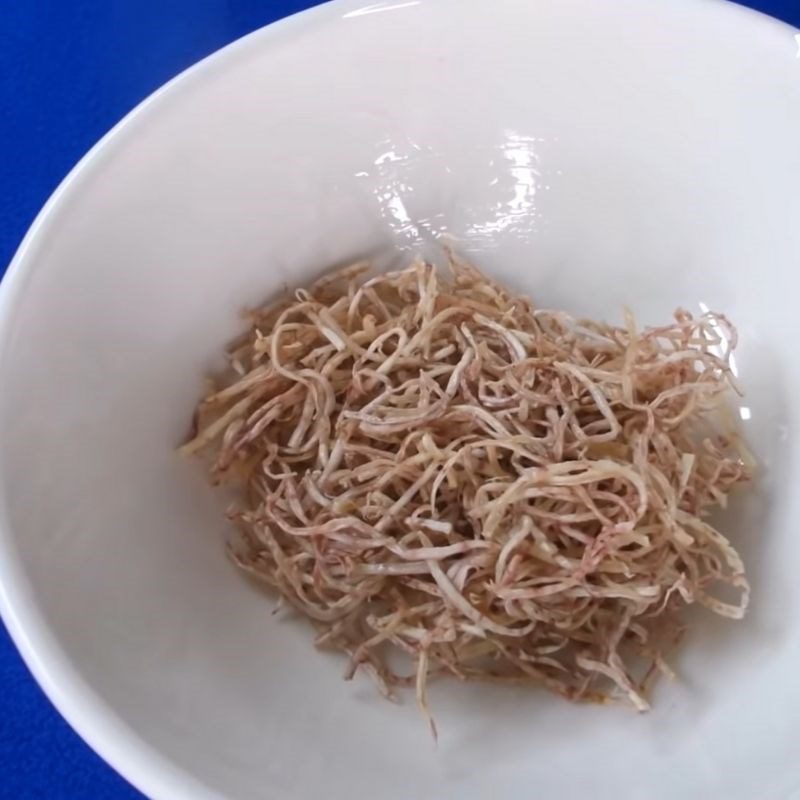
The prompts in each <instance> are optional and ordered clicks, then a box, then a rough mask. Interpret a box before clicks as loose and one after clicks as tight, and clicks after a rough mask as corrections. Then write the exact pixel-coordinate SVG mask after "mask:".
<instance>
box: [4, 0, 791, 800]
mask: <svg viewBox="0 0 800 800" xmlns="http://www.w3.org/2000/svg"><path fill="white" fill-rule="evenodd" d="M486 1H487V2H490V0H486ZM370 2H372V0H364V4H365V5H368V4H369V3H370ZM312 5H317V3H315V2H312V1H311V0H0V274H1V273H2V271H3V270H4V268H5V265H6V264H7V263H8V262H9V261H10V259H11V257H12V256H13V254H14V250H15V249H16V247H17V245H18V244H19V242H20V240H21V238H22V236H23V235H24V233H25V230H26V229H27V228H28V226H29V225H30V223H31V222H32V221H33V218H34V216H35V215H36V213H37V211H38V210H39V209H40V208H41V206H42V204H43V203H44V202H45V200H46V199H47V197H48V196H49V195H50V193H51V192H52V191H53V189H55V188H56V186H57V185H58V183H59V181H60V180H61V179H62V178H63V177H64V176H65V175H66V173H67V172H68V171H69V170H70V168H71V167H72V166H73V165H74V164H75V162H76V161H77V160H78V159H79V158H80V157H81V156H82V155H83V154H84V153H85V152H86V151H87V150H88V149H89V148H90V147H91V146H92V145H93V144H94V143H95V142H96V141H97V140H98V139H99V138H100V137H101V136H102V135H103V134H104V133H105V132H106V131H107V130H108V129H109V128H110V127H111V126H112V125H113V124H114V123H116V122H117V121H118V120H119V119H120V118H121V117H122V116H124V115H125V114H126V113H127V112H128V111H129V110H130V109H131V108H133V106H135V105H136V104H137V103H138V102H139V101H140V100H142V99H143V98H145V97H146V96H147V95H149V94H150V93H151V92H152V91H153V90H154V89H156V88H157V87H158V86H160V85H161V84H162V83H164V82H165V81H166V80H168V79H169V78H171V77H173V76H174V75H176V74H177V73H178V72H180V71H181V70H183V69H184V68H186V67H188V66H189V65H190V64H192V63H194V62H195V61H197V60H198V59H200V58H202V57H203V56H206V55H208V54H209V53H212V52H213V51H214V50H217V49H218V48H220V47H222V46H223V45H225V44H227V43H228V42H231V41H233V40H234V39H237V38H238V37H240V36H242V35H244V34H246V33H248V32H250V31H252V30H254V29H256V28H259V27H261V26H262V25H265V24H267V23H269V22H272V21H273V20H275V19H278V18H280V17H283V16H287V15H288V14H292V13H294V12H296V11H300V10H302V9H304V8H308V7H310V6H312ZM745 5H749V6H752V7H753V8H757V9H759V10H761V11H764V12H765V13H768V14H772V15H773V16H776V17H778V18H780V19H783V20H785V21H787V22H790V23H792V24H794V25H796V26H798V27H800V0H749V2H746V3H745ZM94 797H101V798H123V799H124V798H140V797H141V795H140V794H139V793H138V792H136V791H135V790H134V789H132V788H131V787H129V786H128V785H127V784H126V783H125V781H123V780H122V778H120V777H119V776H117V775H116V774H115V773H114V772H113V771H112V770H111V769H110V768H109V767H107V766H106V765H105V764H103V762H102V761H101V760H100V759H99V758H98V757H97V756H96V755H94V753H92V751H91V750H89V748H88V747H87V746H86V745H84V744H83V742H82V741H81V740H80V739H79V738H78V737H77V736H76V735H75V734H74V733H73V732H72V730H71V729H70V728H69V727H68V726H67V724H66V723H65V722H64V721H63V720H62V719H61V717H60V716H59V715H58V713H57V712H56V711H55V710H54V709H53V707H52V706H51V705H50V703H49V702H48V701H47V699H46V698H45V697H44V695H43V694H42V692H41V690H40V689H39V688H38V687H37V686H36V684H35V683H34V681H33V679H32V678H31V676H30V674H29V673H28V671H27V668H26V667H25V666H24V664H23V663H22V661H21V660H20V658H19V656H18V654H17V651H16V649H15V648H14V645H13V644H12V643H11V641H10V639H9V638H8V635H7V633H6V632H5V629H4V628H2V625H0V800H28V799H29V798H47V800H59V799H60V798H69V799H70V800H80V798H94Z"/></svg>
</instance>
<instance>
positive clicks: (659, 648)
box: [182, 255, 753, 730]
mask: <svg viewBox="0 0 800 800" xmlns="http://www.w3.org/2000/svg"><path fill="white" fill-rule="evenodd" d="M249 321H250V328H249V330H248V331H247V332H246V333H245V334H244V335H243V336H242V337H240V338H239V339H238V340H237V341H236V342H234V343H233V344H232V345H231V347H230V348H229V351H228V357H229V361H230V367H231V368H230V371H229V373H228V374H227V375H226V376H225V377H224V379H222V380H221V381H219V382H218V384H217V385H216V386H215V387H214V388H213V390H212V391H211V392H210V393H209V394H208V396H207V397H206V398H205V399H204V400H203V401H202V402H201V403H200V405H199V407H198V409H197V412H196V415H195V434H194V435H193V437H192V438H191V440H190V441H189V442H188V443H187V444H185V445H184V446H183V448H182V451H183V452H184V453H186V454H202V455H203V456H204V457H205V458H206V459H207V460H208V461H209V463H210V464H211V467H210V469H211V475H212V478H213V481H214V482H215V483H219V482H222V481H225V482H227V483H229V484H232V485H233V486H235V487H236V488H237V489H239V490H240V493H239V500H238V501H237V503H236V504H235V506H234V507H233V508H232V509H231V511H230V516H231V518H232V519H233V520H234V522H235V524H236V529H237V531H238V534H237V535H236V536H235V537H234V538H233V540H232V542H231V544H230V552H231V555H232V558H233V559H234V561H235V562H236V564H237V565H238V566H239V567H240V568H241V569H242V570H243V571H244V572H245V573H247V574H248V575H250V576H252V577H253V578H255V579H256V580H258V581H260V582H262V583H264V584H267V585H268V586H270V587H273V588H274V589H275V590H277V592H279V593H280V596H281V597H282V599H283V600H285V601H286V602H288V603H289V604H291V605H292V606H294V607H295V608H296V609H297V610H299V611H300V612H301V613H302V614H303V615H305V616H306V617H307V618H308V619H309V620H310V621H311V622H312V623H313V625H314V626H315V627H316V629H317V632H318V636H317V644H318V645H319V646H320V647H330V648H336V649H338V650H341V651H344V652H345V653H346V654H348V656H349V662H348V663H349V667H348V670H347V676H348V677H351V676H352V675H353V674H355V673H356V672H358V671H363V672H365V673H367V674H369V675H370V676H371V677H372V678H373V679H374V680H375V681H376V683H377V685H378V688H379V689H380V691H381V692H382V694H384V695H385V696H387V697H389V698H391V699H394V698H395V691H396V689H397V688H398V687H405V686H408V687H412V688H413V687H416V692H417V700H418V703H419V705H420V708H421V709H422V711H423V713H424V714H425V715H426V717H427V718H428V719H429V720H430V714H429V711H428V706H427V682H428V679H429V678H431V677H434V676H440V675H451V676H455V677H457V678H459V679H462V680H467V679H469V680H473V679H475V680H486V681H493V682H509V683H531V684H535V685H541V686H544V687H546V688H548V689H550V690H552V691H554V692H557V693H558V694H560V695H562V696H563V697H565V698H569V699H571V700H585V701H595V702H606V701H609V700H616V699H622V700H624V701H626V702H628V703H630V704H631V705H632V706H633V707H634V708H636V709H639V710H646V709H647V708H648V707H649V706H648V695H649V691H650V686H651V682H652V678H653V677H654V676H656V675H657V674H658V673H667V674H670V670H669V667H668V666H667V665H666V662H665V660H664V654H665V653H666V651H667V650H668V649H669V648H670V647H671V645H673V644H674V642H675V640H676V639H677V637H678V635H679V634H680V632H681V629H682V623H681V613H680V612H681V610H682V609H684V608H685V607H686V606H688V605H690V604H693V603H697V604H700V605H702V606H705V607H707V608H708V609H710V610H711V611H713V612H715V613H717V614H720V615H722V616H724V617H730V618H733V619H738V618H740V617H742V615H743V614H744V612H745V609H746V607H747V602H748V594H749V586H748V583H747V580H746V578H745V571H744V565H743V563H742V560H741V559H740V557H739V555H738V554H737V553H736V551H735V550H734V548H733V547H732V546H731V544H730V543H729V542H728V541H727V539H726V538H725V537H724V536H723V535H722V534H721V533H720V532H719V531H718V530H717V529H716V528H715V527H713V526H712V524H711V523H710V522H709V520H708V517H709V514H710V513H711V512H712V511H713V510H714V509H716V508H718V507H720V506H724V505H725V504H726V501H727V498H728V495H729V494H730V492H731V491H732V490H733V489H734V488H735V487H737V486H738V485H740V484H742V483H744V482H746V481H748V480H750V479H751V477H752V471H753V460H752V457H751V456H750V455H749V454H748V452H747V450H746V448H745V446H744V444H743V443H742V442H741V440H740V438H739V436H738V434H737V433H736V432H735V431H734V430H732V429H731V427H730V425H729V424H728V423H726V422H725V408H726V403H727V396H728V395H729V394H730V393H731V392H732V391H736V387H735V385H734V383H733V376H732V374H731V369H730V353H731V351H732V349H733V348H734V346H735V344H736V331H735V329H734V328H733V326H732V325H731V324H730V323H729V322H728V320H727V319H726V318H725V317H724V316H722V315H719V314H712V313H705V314H703V315H701V316H693V315H692V314H690V313H688V312H687V311H683V310H678V311H677V312H676V313H675V315H674V321H673V322H671V323H670V324H667V325H664V326H662V327H654V328H645V329H642V330H639V329H638V328H637V327H636V324H635V322H634V320H633V318H632V316H631V315H627V318H626V323H625V325H624V326H621V327H614V326H611V325H607V324H604V323H599V322H593V321H588V320H576V319H574V318H572V317H570V316H569V315H567V314H566V313H562V312H559V311H548V310H543V309H538V308H535V307H534V306H533V305H532V303H531V302H530V301H529V300H528V299H526V298H524V297H521V296H518V295H515V294H513V293H511V292H510V291H508V290H507V289H504V288H503V287H501V286H499V285H498V284H496V283H494V282H493V281H491V280H489V279H488V278H487V277H485V276H484V275H483V274H481V273H479V272H478V271H477V270H476V269H475V268H473V267H472V266H470V265H468V264H465V263H462V262H461V261H460V260H459V259H457V258H456V257H455V256H452V255H451V256H450V271H449V274H448V275H447V276H446V277H444V276H442V275H441V274H440V272H439V271H437V269H435V268H434V267H433V266H432V265H430V264H428V263H425V262H423V261H417V262H415V263H413V264H412V265H411V266H409V267H408V268H406V269H403V270H401V271H397V272H391V273H386V274H371V272H370V270H369V267H368V265H367V264H356V265H354V266H352V267H348V268H347V269H344V270H341V271H339V272H336V273H334V274H331V275H328V276H326V277H325V278H324V279H322V280H320V281H318V282H317V283H316V284H314V285H313V286H311V287H310V288H308V289H301V290H298V291H297V292H296V293H295V295H294V297H293V298H291V299H286V300H284V301H282V302H279V303H277V304H275V305H272V306H267V307H263V308H259V309H257V310H255V311H252V312H250V313H249ZM726 586H727V589H725V587H726ZM720 589H723V591H724V593H725V596H726V598H727V599H722V598H721V597H720V596H719V591H720ZM731 596H734V597H735V598H736V599H735V600H731ZM392 652H397V653H402V654H405V656H406V657H407V661H408V663H409V664H410V665H412V666H411V667H410V668H409V669H408V670H407V672H406V673H403V674H401V673H400V672H399V671H398V670H396V669H393V668H392V667H391V666H390V662H393V659H392ZM431 724H432V722H431ZM434 730H435V729H434Z"/></svg>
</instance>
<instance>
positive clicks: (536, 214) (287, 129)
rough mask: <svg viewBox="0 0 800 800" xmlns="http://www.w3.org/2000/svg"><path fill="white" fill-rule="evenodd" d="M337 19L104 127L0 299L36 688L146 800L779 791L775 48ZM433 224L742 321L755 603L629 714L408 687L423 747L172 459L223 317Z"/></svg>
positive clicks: (1, 366) (785, 324) (783, 182)
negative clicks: (427, 719) (238, 549)
mask: <svg viewBox="0 0 800 800" xmlns="http://www.w3.org/2000/svg"><path fill="white" fill-rule="evenodd" d="M362 6H363V2H362V0H356V1H355V2H352V1H351V0H339V2H336V3H333V4H330V5H327V6H323V7H320V8H318V9H316V10H314V11H312V12H309V13H306V14H303V15H301V16H299V17H296V18H292V19H290V20H288V21H285V22H283V23H280V24H278V25H275V26H273V27H271V28H268V29H265V30H263V31H260V32H258V33H255V34H253V35H252V36H250V37H247V38H246V39H245V40H243V41H241V42H239V43H237V44H235V45H233V46H232V47H230V48H228V49H226V50H225V51H223V52H222V53H220V54H218V55H216V56H214V57H212V58H211V59H209V60H208V61H206V62H204V63H203V64H201V65H199V66H198V67H196V68H194V69H193V70H190V71H189V73H187V74H186V75H184V76H182V77H181V78H179V79H178V80H177V81H175V82H173V83H172V84H170V85H169V86H167V87H166V88H165V89H163V90H162V91H161V92H159V93H157V94H156V95H155V96H154V97H153V98H151V99H150V100H149V101H147V102H146V103H145V104H144V105H143V106H142V107H141V108H139V109H138V110H137V111H135V112H134V113H133V114H132V115H131V116H130V117H129V118H128V119H127V120H126V121H125V122H123V123H122V124H121V125H120V126H119V127H118V128H117V129H116V130H115V131H113V132H112V133H111V134H110V135H109V136H108V137H107V138H106V139H105V140H104V141H103V142H102V143H101V144H100V145H98V147H96V148H95V149H94V150H93V151H92V153H91V154H90V155H89V156H88V157H87V158H86V159H85V160H84V161H83V162H82V164H81V165H80V166H79V167H78V168H77V169H76V171H75V172H74V173H73V174H72V175H71V176H70V178H69V179H68V180H67V181H66V182H65V184H64V185H63V186H62V187H61V189H60V190H59V191H58V192H57V193H56V195H55V196H54V197H53V199H52V200H51V201H50V203H49V204H48V205H47V207H46V209H45V210H44V211H43V213H42V215H41V216H40V217H39V219H38V220H37V222H36V223H35V225H34V226H33V228H32V230H31V233H30V234H29V236H28V238H27V239H26V240H25V243H24V244H23V245H22V247H21V249H20V251H19V253H18V255H17V257H16V260H15V263H14V265H13V267H12V268H11V271H10V272H9V274H8V276H7V278H6V279H5V281H4V282H3V284H2V289H1V290H0V386H2V392H1V393H0V441H2V448H1V449H0V585H1V586H2V592H1V594H0V598H1V605H2V611H3V615H4V618H5V620H6V622H7V623H8V625H9V626H10V629H11V631H12V633H13V635H14V637H15V639H16V641H17V643H18V644H19V646H20V648H21V650H22V652H23V653H24V655H25V658H26V659H27V660H28V663H29V664H30V665H31V667H32V669H33V671H34V673H35V674H36V676H37V678H38V679H39V681H40V682H41V683H42V685H43V686H44V687H45V689H46V691H47V692H48V694H49V695H50V697H51V698H52V699H53V700H54V702H55V703H56V704H57V706H58V707H59V708H60V709H61V711H62V712H63V713H64V715H65V716H66V717H67V718H68V719H69V720H70V722H71V723H72V724H73V725H74V726H75V727H76V728H77V729H78V731H79V732H80V733H81V734H82V735H83V736H84V737H85V738H86V739H87V740H88V741H89V742H90V743H91V744H92V745H93V746H94V747H95V748H96V749H97V750H98V751H99V752H100V753H101V754H102V755H103V756H104V757H105V758H107V759H108V760H109V761H110V762H111V763H112V764H113V765H114V766H116V767H117V768H118V769H119V770H121V771H122V772H123V774H125V775H126V776H127V777H128V778H130V779H131V780H132V781H133V782H134V783H135V784H137V785H138V786H139V787H141V788H142V789H143V791H144V792H145V793H147V794H148V795H149V796H151V797H155V798H169V799H170V800H172V799H173V798H175V799H177V798H181V799H184V798H185V799H186V800H204V799H207V798H220V797H225V798H236V799H237V800H240V799H241V800H244V799H250V798H269V799H271V800H276V799H277V798H280V799H281V800H292V799H293V798H296V799H298V800H299V799H300V798H303V799H304V800H308V799H309V798H319V797H324V798H327V800H344V798H348V799H350V798H357V797H365V798H375V799H376V800H416V798H451V797H452V798H459V800H483V798H488V797H493V798H513V799H514V800H517V799H521V798H525V799H526V800H527V798H530V797H558V798H567V799H569V798H578V797H583V796H590V795H591V796H594V797H596V798H601V799H602V798H609V799H610V798H613V800H625V799H627V798H648V800H649V799H651V798H655V799H656V800H659V799H660V798H675V797H681V798H701V797H707V796H718V797H725V798H727V799H728V800H738V799H740V798H741V799H742V800H744V799H745V798H755V797H759V798H800V766H798V765H797V762H796V755H797V735H796V721H797V719H798V718H800V681H798V678H797V675H798V667H799V666H800V613H799V612H800V586H799V585H798V582H797V575H798V567H799V566H800V534H798V520H799V519H800V516H798V493H797V486H798V461H797V455H798V452H797V448H798V445H797V441H798V439H797V431H796V425H797V408H796V406H795V405H794V404H793V401H792V398H797V397H798V396H799V395H800V348H799V347H798V322H797V315H798V301H797V291H798V288H799V284H798V277H797V275H798V272H797V270H798V267H799V266H800V59H799V58H798V57H797V43H796V41H795V33H796V32H795V31H793V30H791V29H789V28H787V27H784V26H781V25H779V24H777V23H774V22H771V21H769V20H767V19H766V18H763V17H759V16H758V15H755V14H752V13H750V12H747V11H744V10H743V9H740V8H737V7H735V6H732V5H726V4H722V3H717V2H710V1H706V2H703V0H658V1H657V0H602V2H599V1H598V0H491V2H489V1H488V0H484V1H483V2H478V0H421V2H420V1H419V0H407V1H406V2H400V1H398V2H395V3H377V4H373V5H371V6H368V7H362ZM442 235H448V236H451V237H453V238H454V239H455V240H456V242H457V243H458V244H459V246H460V247H461V248H462V249H463V250H464V251H466V252H468V253H469V254H471V255H472V257H473V258H474V259H475V260H476V261H477V262H478V263H480V264H481V265H482V266H484V267H485V268H486V269H488V270H491V271H492V272H493V273H495V274H496V275H497V276H498V277H499V278H501V279H504V280H507V281H509V282H511V283H512V284H515V285H517V286H519V287H521V288H523V289H524V290H526V291H527V292H529V293H531V294H532V295H533V296H534V297H535V298H537V300H538V301H539V303H540V304H543V305H548V306H562V307H564V308H567V309H569V310H571V311H574V312H576V313H586V314H592V315H597V316H602V317H606V318H619V316H620V313H621V308H622V306H623V304H629V305H630V306H632V307H633V308H634V309H636V311H637V312H638V313H639V316H641V317H642V318H643V319H644V320H646V321H657V320H661V319H664V318H665V315H667V314H668V313H669V312H670V311H671V310H672V308H673V307H674V306H676V305H678V304H683V305H687V306H689V307H691V308H696V307H697V305H698V304H699V303H706V304H708V305H709V306H713V307H714V308H718V309H722V310H724V311H726V312H728V313H729V314H730V315H731V316H732V317H733V319H734V320H735V321H737V322H738V323H739V326H740V331H741V336H742V347H741V350H740V352H739V356H738V367H739V371H740V376H741V381H742V383H743V385H744V387H745V389H746V390H747V392H748V394H747V398H746V401H745V403H746V407H745V410H743V412H742V414H743V416H744V417H748V420H747V422H746V426H747V429H748V432H749V435H750V437H751V439H752V442H753V444H754V445H755V448H756V450H757V451H758V453H759V455H760V456H761V458H762V459H763V461H764V464H765V469H764V474H763V478H762V480H761V481H760V486H759V489H758V491H756V492H754V493H753V494H752V495H751V496H750V497H749V498H748V499H747V501H746V502H744V503H743V504H742V505H741V506H740V507H739V508H738V509H735V512H734V513H733V514H732V515H731V516H730V519H729V520H728V522H727V525H728V528H729V529H730V530H731V532H732V535H733V536H734V538H736V540H737V542H738V543H739V544H740V545H741V548H742V550H743V551H744V554H745V556H746V559H747V561H748V563H749V566H750V571H751V575H752V583H753V586H754V600H753V605H752V613H751V615H750V616H749V618H748V619H747V620H746V621H745V622H743V623H741V624H738V625H737V624H735V623H726V622H724V621H721V622H720V621H716V620H705V621H703V622H702V623H700V624H699V626H698V627H697V628H696V629H695V631H694V633H693V634H692V635H691V636H690V637H689V640H688V641H687V643H686V647H685V649H684V651H683V654H682V655H681V657H680V659H679V667H680V670H681V674H682V676H683V680H682V682H680V683H679V684H676V685H670V686H662V687H661V688H660V690H659V692H658V694H657V698H656V705H655V710H654V711H653V712H652V713H650V714H647V715H642V716H637V715H635V714H633V713H632V712H629V711H627V710H624V709H614V708H592V707H572V706H569V705H566V704H564V702H563V701H561V700H559V699H556V698H554V697H550V696H548V695H547V694H544V693H542V692H535V691H534V692H529V691H521V692H520V691H512V690H509V689H501V688H486V687H482V686H469V685H468V686H462V685H454V684H438V685H436V686H435V687H432V698H431V699H432V704H433V707H434V710H435V713H436V716H437V720H438V723H439V728H440V732H441V740H440V744H439V747H438V749H434V747H433V746H432V744H431V740H430V738H429V736H428V733H427V731H426V728H425V725H424V724H423V723H422V721H421V720H420V718H419V716H418V714H417V711H416V709H415V707H414V704H413V702H410V701H409V702H406V703H405V705H404V706H402V707H399V708H397V707H394V706H391V705H389V704H387V703H385V702H384V701H382V700H380V699H379V698H377V697H376V695H375V693H374V691H373V688H372V686H371V684H369V682H368V681H365V680H364V681H362V680H356V681H355V682H353V683H344V682H342V681H341V673H342V670H343V666H344V665H343V663H342V660H341V659H340V658H339V657H337V656H334V655H322V654H319V653H317V652H315V651H314V649H313V647H312V646H311V635H310V633H309V630H308V629H307V628H306V627H305V625H304V624H302V623H300V622H298V621H297V620H295V619H292V618H291V617H280V616H278V617H272V616H270V611H271V605H270V603H269V602H268V601H267V600H265V598H264V597H263V596H262V595H260V594H258V593H256V592H255V591H254V590H253V589H251V588H250V587H248V586H247V585H246V584H245V583H244V582H243V581H242V580H241V579H240V577H239V576H238V575H237V574H236V573H235V572H234V570H233V569H232V568H231V567H230V566H229V564H228V562H227V561H226V559H225V557H224V555H223V548H222V540H223V538H224V535H225V533H226V524H225V522H224V521H223V519H222V516H221V508H220V499H219V498H218V497H216V496H215V495H214V494H213V493H212V492H211V491H210V490H209V489H208V488H207V486H206V484H205V482H204V478H203V476H202V474H201V473H200V471H199V470H198V469H197V468H196V467H195V466H194V465H192V464H187V463H185V462H182V461H181V460H180V459H179V458H178V457H177V456H176V455H175V453H174V451H173V448H174V446H175V445H176V444H178V443H179V442H180V440H181V438H182V436H183V435H184V434H185V432H186V431H187V424H188V419H189V415H190V413H191V409H192V406H193V403H194V401H195V400H196V398H197V397H198V394H199V393H200V391H201V389H202V376H203V373H204V372H205V371H206V370H207V369H208V368H209V367H210V366H211V365H212V364H213V363H214V362H215V359H216V357H217V354H218V352H219V350H220V346H221V344H222V343H223V342H224V341H225V340H226V339H227V338H228V337H229V336H230V335H231V334H232V333H233V332H234V331H235V330H237V320H236V311H237V309H239V308H240V307H241V306H243V305H245V304H247V303H248V302H252V301H253V300H254V299H256V298H261V297H263V296H265V295H268V294H270V293H271V292H273V291H275V290H276V289H277V288H278V287H279V286H280V285H282V284H284V283H288V284H298V283H303V282H304V281H306V280H307V279H308V278H309V277H310V276H312V275H314V274H315V273H318V272H319V271H320V270H321V269H322V268H324V267H325V266H327V265H331V264H334V263H338V262H341V261H344V260H347V259H349V258H353V257H356V256H360V255H362V254H364V253H368V252H387V251H396V250H398V249H399V250H401V251H404V252H407V253H411V252H413V251H415V250H417V249H420V248H422V249H431V248H432V247H434V243H435V242H436V241H437V239H438V238H440V237H441V236H442Z"/></svg>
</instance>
